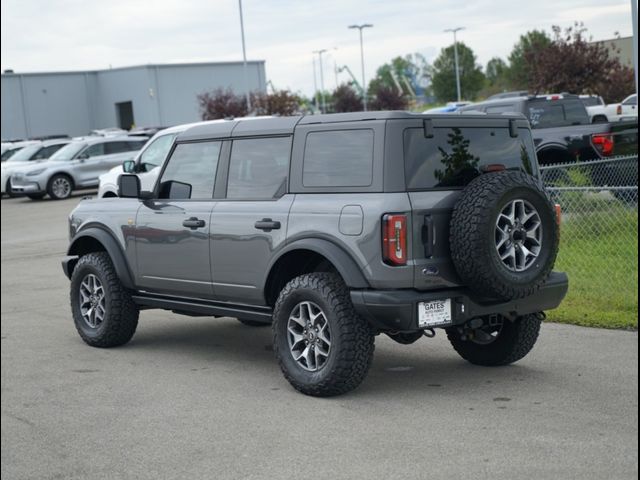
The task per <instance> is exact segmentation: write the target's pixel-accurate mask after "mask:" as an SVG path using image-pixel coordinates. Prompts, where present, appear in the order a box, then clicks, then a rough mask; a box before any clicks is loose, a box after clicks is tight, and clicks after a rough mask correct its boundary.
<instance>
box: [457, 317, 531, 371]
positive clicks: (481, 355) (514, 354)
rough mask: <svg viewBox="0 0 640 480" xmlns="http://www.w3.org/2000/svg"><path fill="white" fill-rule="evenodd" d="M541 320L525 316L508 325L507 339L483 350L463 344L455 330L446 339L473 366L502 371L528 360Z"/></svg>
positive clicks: (481, 347)
mask: <svg viewBox="0 0 640 480" xmlns="http://www.w3.org/2000/svg"><path fill="white" fill-rule="evenodd" d="M541 324H542V320H541V319H540V317H539V316H538V315H536V314H531V315H525V316H523V317H520V318H518V319H517V320H516V321H515V322H512V323H511V322H510V323H508V324H506V326H507V327H508V328H509V330H508V331H507V332H506V335H507V338H502V339H497V340H496V341H495V343H494V344H490V345H486V346H481V345H477V344H474V343H472V342H470V341H468V340H462V339H461V338H460V333H459V332H458V330H457V329H455V328H450V329H448V330H447V337H448V338H449V341H450V342H451V345H452V346H453V348H454V350H455V351H456V352H458V354H459V355H460V356H461V357H462V358H464V359H465V360H467V361H468V362H470V363H472V364H474V365H481V366H485V367H499V366H504V365H510V364H512V363H515V362H517V361H519V360H522V359H523V358H524V357H526V356H527V355H528V354H529V352H531V350H532V349H533V347H534V346H535V344H536V342H537V340H538V336H539V334H540V326H541Z"/></svg>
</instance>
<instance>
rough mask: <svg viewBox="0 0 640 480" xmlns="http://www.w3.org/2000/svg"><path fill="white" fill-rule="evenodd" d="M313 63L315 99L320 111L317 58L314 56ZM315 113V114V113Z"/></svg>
mask: <svg viewBox="0 0 640 480" xmlns="http://www.w3.org/2000/svg"><path fill="white" fill-rule="evenodd" d="M311 61H312V62H313V98H314V99H315V102H316V108H317V109H318V110H320V101H319V100H318V80H317V79H316V56H315V54H313V55H312V57H311ZM314 113H315V112H314Z"/></svg>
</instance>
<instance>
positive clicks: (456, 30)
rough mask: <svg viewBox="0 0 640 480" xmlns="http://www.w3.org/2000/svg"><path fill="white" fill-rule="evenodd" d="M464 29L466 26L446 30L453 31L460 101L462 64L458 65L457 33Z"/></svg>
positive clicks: (460, 98)
mask: <svg viewBox="0 0 640 480" xmlns="http://www.w3.org/2000/svg"><path fill="white" fill-rule="evenodd" d="M460 30H464V27H456V28H448V29H447V30H445V32H453V56H454V60H455V63H456V89H457V91H458V102H460V101H461V100H462V94H461V93H460V66H459V65H458V37H457V35H456V34H457V33H458V32H459V31H460Z"/></svg>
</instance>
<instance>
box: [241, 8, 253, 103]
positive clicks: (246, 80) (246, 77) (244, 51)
mask: <svg viewBox="0 0 640 480" xmlns="http://www.w3.org/2000/svg"><path fill="white" fill-rule="evenodd" d="M238 7H239V8H240V33H241V35H242V69H243V73H244V88H245V95H246V96H247V113H251V94H250V93H249V74H248V73H247V49H246V47H245V43H244V20H243V18H242V0H238Z"/></svg>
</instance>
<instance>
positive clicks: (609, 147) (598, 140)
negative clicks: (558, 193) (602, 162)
mask: <svg viewBox="0 0 640 480" xmlns="http://www.w3.org/2000/svg"><path fill="white" fill-rule="evenodd" d="M591 141H592V142H593V146H594V147H596V150H598V152H599V153H600V155H602V156H605V157H607V156H609V155H613V147H614V142H613V137H612V136H611V135H603V134H595V135H591Z"/></svg>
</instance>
